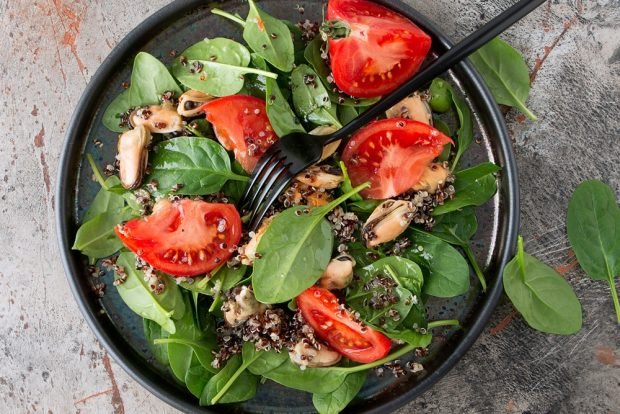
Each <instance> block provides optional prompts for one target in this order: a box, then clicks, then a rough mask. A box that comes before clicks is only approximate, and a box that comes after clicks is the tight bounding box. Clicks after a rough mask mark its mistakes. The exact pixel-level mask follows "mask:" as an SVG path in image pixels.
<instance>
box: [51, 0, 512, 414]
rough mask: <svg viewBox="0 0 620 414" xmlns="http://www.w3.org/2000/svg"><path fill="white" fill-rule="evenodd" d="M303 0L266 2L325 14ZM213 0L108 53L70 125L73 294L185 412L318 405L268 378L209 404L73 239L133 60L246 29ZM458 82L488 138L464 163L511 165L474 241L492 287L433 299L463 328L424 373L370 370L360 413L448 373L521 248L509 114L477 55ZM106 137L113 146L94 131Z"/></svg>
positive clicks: (67, 250) (141, 30)
mask: <svg viewBox="0 0 620 414" xmlns="http://www.w3.org/2000/svg"><path fill="white" fill-rule="evenodd" d="M377 2H378V3H382V4H385V5H388V6H389V7H391V8H393V9H395V10H397V11H399V12H400V13H402V14H404V15H406V16H409V17H410V18H411V19H412V20H413V21H415V22H416V23H417V24H418V25H419V26H420V27H421V28H422V29H423V30H425V31H426V32H427V33H429V34H431V35H432V36H433V40H434V42H433V44H434V46H433V51H434V53H442V52H443V51H445V50H446V48H447V47H449V45H450V41H449V40H448V39H447V38H446V36H444V35H443V34H442V33H441V32H440V31H439V30H438V29H437V28H436V27H435V26H434V25H433V24H432V23H431V22H429V21H428V20H427V19H426V18H424V17H423V16H421V15H420V14H419V13H417V12H416V11H414V10H413V9H411V8H410V7H408V6H406V5H404V4H402V3H400V2H397V1H388V0H377ZM243 3H244V2H243V1H241V0H231V1H225V2H223V3H220V4H218V7H221V8H225V9H226V10H229V11H230V10H232V11H236V12H240V14H241V15H245V13H246V6H245V5H244V4H243ZM299 3H300V2H299V1H298V0H265V1H261V3H260V6H261V7H263V8H264V9H266V10H267V11H268V12H270V13H271V14H273V15H275V16H277V17H280V18H287V19H289V20H293V21H298V20H300V19H306V18H308V19H311V20H320V18H321V16H322V5H323V3H324V2H323V1H320V0H313V1H310V0H306V1H304V2H303V4H304V6H305V13H304V14H303V15H301V14H300V11H299V10H298V9H297V7H296V5H297V4H299ZM209 10H210V7H209V6H205V1H204V0H177V1H175V2H173V3H172V4H170V5H168V6H166V7H165V8H163V9H161V10H160V11H158V12H157V13H155V14H154V15H152V16H151V17H149V18H148V19H147V20H146V21H144V22H143V23H142V24H140V25H139V26H138V27H137V28H136V29H134V30H133V31H132V32H131V33H130V34H129V35H128V36H127V37H126V38H125V39H123V40H122V41H121V42H120V43H119V45H118V46H117V47H116V48H115V49H114V50H113V51H112V53H111V54H110V56H109V57H108V58H107V59H106V60H105V61H104V62H103V64H102V65H101V67H100V68H99V70H98V71H97V73H96V74H95V76H94V77H93V79H92V80H91V82H90V84H89V85H88V87H87V89H86V91H85V92H84V94H83V96H82V98H81V100H80V102H79V104H78V106H77V108H76V110H75V113H74V115H73V119H72V120H71V123H70V124H69V128H68V133H67V137H66V142H65V146H64V149H63V154H62V160H61V163H60V169H59V170H60V171H59V176H58V187H57V193H56V217H57V224H58V238H59V242H60V251H61V253H62V255H63V260H64V265H65V269H66V272H67V275H68V279H69V284H70V285H71V289H72V291H73V294H74V296H75V298H76V300H77V302H78V304H79V306H80V309H81V310H82V313H83V314H84V316H85V318H86V320H87V322H88V324H89V325H90V327H91V328H92V330H93V331H94V332H95V334H96V335H97V337H98V338H99V340H100V341H101V342H102V343H103V345H104V346H105V347H106V349H107V350H108V352H109V353H110V354H111V355H112V357H113V358H114V359H115V360H116V361H117V362H118V363H119V364H120V365H121V366H122V367H123V368H124V369H125V370H126V371H127V372H128V373H129V374H130V375H131V376H132V377H133V378H134V379H135V380H136V381H138V382H139V383H140V384H142V385H143V386H144V387H145V388H147V389H148V390H149V391H150V392H152V393H153V394H155V395H157V396H158V397H159V398H161V399H163V400H164V401H166V402H167V403H169V404H171V405H172V406H174V407H176V408H178V409H180V410H183V411H204V412H227V413H230V412H244V411H245V412H287V413H291V412H300V413H301V412H312V411H313V409H312V402H311V399H310V397H309V394H305V393H301V392H297V391H294V390H290V389H285V388H283V387H281V386H279V385H277V384H274V383H271V382H267V383H266V384H263V385H261V388H260V389H259V393H258V395H257V396H256V398H254V399H253V400H252V401H249V402H247V403H244V404H239V405H235V406H234V407H232V406H225V407H212V408H209V409H207V408H201V407H199V406H198V404H197V400H196V399H195V398H194V397H193V396H192V395H191V394H189V392H188V391H187V390H186V389H185V387H184V386H180V385H179V384H177V383H176V382H175V381H174V380H173V379H172V377H171V376H170V375H169V374H168V373H167V372H166V371H165V369H163V368H162V367H159V366H157V364H156V363H155V362H154V361H153V358H152V356H151V355H150V353H149V351H148V348H147V347H146V343H145V340H144V337H143V334H142V323H141V319H140V318H139V317H138V316H137V315H135V314H133V313H132V312H131V311H130V310H129V308H127V307H126V306H125V305H124V303H123V302H122V301H121V300H120V297H119V296H118V294H117V292H116V289H114V288H113V287H112V285H111V281H112V275H111V274H107V275H105V276H103V278H102V280H103V282H105V283H106V284H107V286H108V289H107V293H106V295H105V296H104V297H103V298H101V299H100V298H97V297H96V296H95V295H94V294H93V293H92V290H91V287H92V281H91V279H92V278H91V277H90V276H89V272H88V267H87V263H86V261H85V259H84V257H82V256H81V255H80V254H79V253H77V252H75V251H72V250H71V246H72V244H73V240H74V237H75V233H76V230H77V227H78V225H77V223H79V220H80V218H81V216H82V214H83V212H84V209H85V208H86V207H87V206H88V205H89V204H90V203H91V202H92V199H93V197H94V195H95V194H96V192H97V191H98V189H99V188H98V184H97V183H95V182H93V180H92V179H91V176H92V172H91V170H90V168H89V167H88V164H87V163H85V162H84V160H85V158H84V154H85V153H87V152H88V153H91V154H93V155H94V157H95V159H96V160H97V161H98V162H99V163H100V166H103V165H105V164H106V163H111V162H112V161H113V160H114V155H115V146H116V135H115V134H113V133H111V132H109V131H107V130H106V129H105V128H104V127H103V125H102V124H101V116H102V114H103V110H104V109H105V108H106V106H107V105H108V104H109V103H110V101H111V100H112V99H113V98H114V97H115V96H116V95H117V94H118V93H120V92H121V90H122V89H121V84H122V82H123V81H126V80H128V79H129V75H130V70H131V62H132V59H133V56H135V54H136V53H137V52H138V51H141V50H144V51H148V52H150V53H151V54H153V55H155V56H157V57H159V58H160V59H162V60H163V61H164V62H165V63H167V64H168V63H170V61H171V59H172V57H171V54H170V52H171V51H172V50H177V51H181V50H183V49H185V48H186V47H188V46H189V45H191V44H193V43H195V42H197V41H199V40H200V39H202V38H204V37H216V36H227V37H232V38H235V39H237V40H239V38H240V30H239V28H238V27H236V26H235V25H234V24H231V23H229V22H228V21H226V20H224V19H222V18H220V17H218V16H213V15H211V13H210V11H209ZM448 78H449V79H450V81H451V82H452V83H453V84H454V86H455V87H456V89H457V90H458V91H459V92H460V93H461V94H462V95H463V96H464V97H465V98H466V99H467V101H468V102H469V104H470V106H471V107H472V108H473V111H474V114H475V119H474V122H475V127H476V139H477V142H478V143H479V144H478V145H473V147H472V149H471V150H470V151H469V152H468V153H467V154H466V157H465V158H464V160H463V162H464V164H463V165H464V166H466V165H468V164H474V163H478V162H481V161H486V160H491V161H494V162H496V163H498V164H499V165H501V166H502V173H501V182H500V190H499V192H498V194H497V196H496V197H495V198H494V199H493V200H492V201H491V202H489V203H488V204H487V205H485V206H483V207H481V208H479V209H478V212H477V214H478V219H479V223H480V226H479V231H478V234H477V235H476V237H475V240H474V249H475V252H476V255H477V257H478V259H479V261H480V263H481V264H483V265H484V269H485V273H486V275H487V280H488V282H489V290H488V292H487V293H486V294H484V295H483V294H481V293H480V292H479V289H478V283H477V280H476V278H475V277H474V276H472V278H471V281H472V288H471V289H470V291H469V292H468V294H466V295H464V296H462V297H459V298H456V299H450V300H439V299H431V300H429V302H428V307H429V313H430V315H431V317H434V318H435V319H451V318H458V319H460V320H461V321H462V324H463V329H462V330H457V329H449V330H444V331H443V332H436V333H437V334H439V335H437V336H436V340H434V341H433V344H432V345H431V347H430V354H429V355H428V356H427V357H425V358H423V360H422V362H423V364H424V366H425V368H426V370H425V371H424V372H423V373H422V374H416V375H409V376H406V377H403V378H399V379H395V378H393V377H391V376H389V375H386V376H384V377H382V378H379V377H375V376H369V380H368V381H367V383H366V385H365V386H364V389H363V390H362V392H361V393H360V395H359V396H358V398H357V399H356V400H355V401H354V402H353V403H352V404H351V406H350V408H349V411H350V412H356V413H359V412H380V411H381V412H385V411H387V410H393V409H396V408H398V407H400V406H402V405H404V404H406V403H407V402H409V401H411V400H412V399H413V398H415V397H417V396H418V395H420V394H421V393H422V392H424V391H425V390H427V389H428V388H429V387H430V386H431V385H433V384H434V383H435V382H437V381H438V380H439V379H440V378H441V377H443V376H444V375H445V374H446V372H448V371H449V370H450V369H451V368H452V367H453V366H454V364H455V363H456V362H457V361H458V360H459V358H461V357H462V356H463V354H464V353H465V352H466V351H467V349H469V347H470V346H471V345H472V344H473V342H474V341H475V340H476V338H477V337H478V335H479V334H480V332H481V331H482V329H483V328H484V326H485V325H486V323H487V320H488V319H489V317H490V315H491V313H492V311H493V309H494V307H495V305H496V303H497V301H498V299H499V297H500V295H501V292H502V283H501V274H500V273H501V272H500V271H501V269H503V267H504V265H505V264H506V262H507V260H508V259H509V257H510V255H511V252H512V251H513V248H514V245H515V241H516V235H517V230H518V187H517V176H516V169H515V160H514V156H513V154H512V149H511V145H510V141H509V138H508V134H507V132H506V128H505V125H504V122H503V117H502V115H501V114H500V112H499V110H498V108H497V106H496V104H495V103H494V101H493V98H492V97H491V95H490V93H489V91H488V90H487V88H486V87H485V86H484V84H483V83H482V82H481V80H480V78H479V77H478V75H477V74H476V73H475V71H474V70H473V69H472V67H471V66H470V65H469V64H461V65H460V66H459V67H457V68H456V69H455V70H454V71H452V72H450V73H449V74H448ZM95 138H98V139H100V140H101V141H103V142H104V143H105V145H104V147H103V148H98V147H96V146H95V145H94V143H93V140H94V139H95Z"/></svg>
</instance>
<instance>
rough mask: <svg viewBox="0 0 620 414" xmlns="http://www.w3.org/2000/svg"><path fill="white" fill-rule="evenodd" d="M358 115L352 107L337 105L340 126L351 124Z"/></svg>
mask: <svg viewBox="0 0 620 414" xmlns="http://www.w3.org/2000/svg"><path fill="white" fill-rule="evenodd" d="M358 115H359V114H358V113H357V109H356V108H355V107H354V106H345V105H338V119H339V120H340V123H341V124H342V125H346V124H348V123H350V122H352V121H353V120H355V118H357V116H358Z"/></svg>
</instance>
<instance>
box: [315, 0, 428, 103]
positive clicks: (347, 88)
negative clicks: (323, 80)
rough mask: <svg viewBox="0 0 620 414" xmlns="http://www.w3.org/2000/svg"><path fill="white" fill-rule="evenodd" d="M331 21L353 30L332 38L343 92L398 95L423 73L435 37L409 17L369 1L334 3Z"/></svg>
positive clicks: (338, 82) (336, 76)
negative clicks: (405, 85) (402, 86)
mask: <svg viewBox="0 0 620 414" xmlns="http://www.w3.org/2000/svg"><path fill="white" fill-rule="evenodd" d="M327 19H328V20H341V21H344V22H346V23H347V24H348V25H349V27H350V28H351V34H350V35H349V36H348V37H346V38H341V39H329V55H330V59H331V65H332V73H333V76H334V81H335V82H336V85H337V86H338V88H340V89H341V90H342V91H343V92H345V93H347V94H349V95H352V96H355V97H359V98H375V97H378V96H382V95H385V94H387V93H389V92H392V91H393V90H394V89H396V88H397V87H398V86H400V85H401V84H403V83H404V82H405V81H406V80H408V79H409V78H411V76H412V75H413V74H414V73H415V72H416V71H417V70H418V68H419V67H420V65H421V64H422V62H423V61H424V59H425V57H426V55H427V54H428V51H429V50H430V48H431V38H430V36H429V35H427V34H426V33H424V32H423V31H422V30H421V29H420V28H419V27H418V26H416V25H415V24H414V23H413V22H412V21H411V20H409V19H407V18H406V17H404V16H402V15H400V14H398V13H396V12H394V11H392V10H390V9H388V8H386V7H383V6H381V5H379V4H376V3H373V2H371V1H368V0H329V3H328V6H327Z"/></svg>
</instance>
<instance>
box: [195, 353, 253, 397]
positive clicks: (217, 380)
mask: <svg viewBox="0 0 620 414" xmlns="http://www.w3.org/2000/svg"><path fill="white" fill-rule="evenodd" d="M258 381H259V377H257V376H256V375H252V374H251V373H250V372H248V371H247V365H246V364H245V363H243V362H242V361H241V355H235V356H233V357H232V358H230V359H229V360H228V362H227V363H226V365H225V366H224V368H222V370H221V371H220V372H218V373H217V374H215V375H214V376H213V377H212V378H211V379H210V380H209V382H208V383H207V385H206V386H205V387H204V389H203V390H202V395H201V396H200V405H213V404H217V403H221V404H226V403H233V402H240V401H246V400H249V399H251V398H252V397H254V395H256V388H257V387H258Z"/></svg>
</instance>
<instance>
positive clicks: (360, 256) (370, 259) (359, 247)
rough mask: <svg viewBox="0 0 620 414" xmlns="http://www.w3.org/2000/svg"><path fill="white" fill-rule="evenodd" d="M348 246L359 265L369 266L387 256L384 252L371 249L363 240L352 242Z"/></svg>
mask: <svg viewBox="0 0 620 414" xmlns="http://www.w3.org/2000/svg"><path fill="white" fill-rule="evenodd" d="M347 247H348V252H349V254H350V255H351V256H352V257H353V258H354V259H355V263H357V265H356V266H357V267H364V266H369V265H371V264H373V263H374V262H376V261H377V260H380V259H381V258H383V257H386V256H385V254H383V252H381V251H379V250H372V249H369V248H367V247H366V246H364V244H363V243H361V242H355V243H350V244H349V245H348V246H347Z"/></svg>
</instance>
